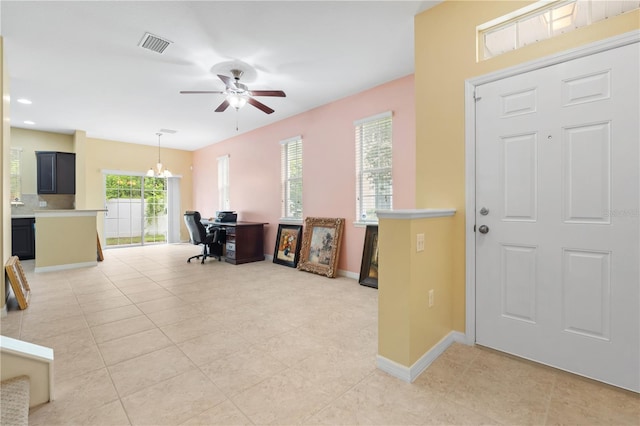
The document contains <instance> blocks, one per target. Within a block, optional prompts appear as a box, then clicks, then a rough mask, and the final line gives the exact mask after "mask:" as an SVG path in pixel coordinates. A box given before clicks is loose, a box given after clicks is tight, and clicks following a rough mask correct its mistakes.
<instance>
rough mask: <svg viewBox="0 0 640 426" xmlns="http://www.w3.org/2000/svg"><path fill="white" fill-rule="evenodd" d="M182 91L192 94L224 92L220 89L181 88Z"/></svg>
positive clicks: (185, 93) (184, 93)
mask: <svg viewBox="0 0 640 426" xmlns="http://www.w3.org/2000/svg"><path fill="white" fill-rule="evenodd" d="M180 93H182V94H183V95H191V94H194V93H224V92H221V91H219V90H181V91H180Z"/></svg>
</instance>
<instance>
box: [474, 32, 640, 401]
mask: <svg viewBox="0 0 640 426" xmlns="http://www.w3.org/2000/svg"><path fill="white" fill-rule="evenodd" d="M639 50H640V49H639V47H638V44H637V43H635V44H631V45H628V46H625V47H620V48H616V49H612V50H608V51H605V52H602V53H597V54H594V55H591V56H587V57H584V58H580V59H574V60H572V61H568V62H564V63H561V64H558V65H554V66H550V67H547V68H542V69H540V70H536V71H532V72H527V73H524V74H520V75H517V76H514V77H509V78H505V79H503V80H499V81H496V82H492V83H487V84H484V85H481V86H478V87H477V90H476V98H477V102H476V218H475V220H476V227H477V230H476V235H475V237H476V342H477V343H478V344H480V345H485V346H488V347H491V348H495V349H498V350H501V351H505V352H508V353H511V354H514V355H518V356H521V357H524V358H527V359H531V360H534V361H538V362H541V363H544V364H547V365H551V366H554V367H558V368H560V369H563V370H567V371H571V372H574V373H577V374H580V375H584V376H587V377H591V378H594V379H596V380H600V381H603V382H607V383H610V384H613V385H616V386H620V387H623V388H627V389H632V390H635V391H640V290H639V288H640V273H639V268H638V263H639V259H640V250H639V246H640V243H639V240H640V227H639V222H640V220H639V215H640V201H639V194H640V185H639V182H640V175H639V171H638V170H639V164H640V151H639V149H638V145H639V141H640V131H639V127H640V124H639V116H640V110H639V99H640V87H639V82H638V80H639V78H638V71H639V69H640V66H639V62H640V58H639V55H638V52H639ZM485 227H486V228H485ZM485 231H486V233H483V232H485Z"/></svg>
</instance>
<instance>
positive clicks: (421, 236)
mask: <svg viewBox="0 0 640 426" xmlns="http://www.w3.org/2000/svg"><path fill="white" fill-rule="evenodd" d="M417 237H418V238H417V240H416V251H424V234H418V235H417Z"/></svg>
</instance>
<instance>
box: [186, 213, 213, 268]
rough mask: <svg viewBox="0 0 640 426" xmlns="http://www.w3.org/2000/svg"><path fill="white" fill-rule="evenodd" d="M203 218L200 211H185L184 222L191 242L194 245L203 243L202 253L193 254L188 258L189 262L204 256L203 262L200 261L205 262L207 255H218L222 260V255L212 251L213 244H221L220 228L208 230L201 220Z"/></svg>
mask: <svg viewBox="0 0 640 426" xmlns="http://www.w3.org/2000/svg"><path fill="white" fill-rule="evenodd" d="M201 219H202V218H201V217H200V213H199V212H195V211H187V212H185V213H184V223H185V224H186V225H187V229H188V230H189V237H190V238H191V243H192V244H194V245H200V244H202V253H201V254H199V255H196V256H191V257H190V258H189V259H187V263H189V262H191V259H200V258H202V262H200V263H204V260H205V259H206V258H207V257H217V258H218V261H220V260H222V257H221V256H219V255H216V254H213V253H212V245H214V244H220V239H219V232H220V230H219V229H217V228H213V229H211V230H210V231H209V232H207V229H206V228H205V227H204V225H203V224H202V222H201V221H200V220H201Z"/></svg>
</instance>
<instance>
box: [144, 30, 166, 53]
mask: <svg viewBox="0 0 640 426" xmlns="http://www.w3.org/2000/svg"><path fill="white" fill-rule="evenodd" d="M171 43H173V42H172V41H169V40H166V39H164V38H160V37H158V36H156V35H153V34H151V33H145V34H144V36H143V37H142V40H140V43H138V46H140V47H142V48H145V49H149V50H152V51H154V52H156V53H162V52H164V50H165V49H166V48H167V47H169V45H170V44H171Z"/></svg>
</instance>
